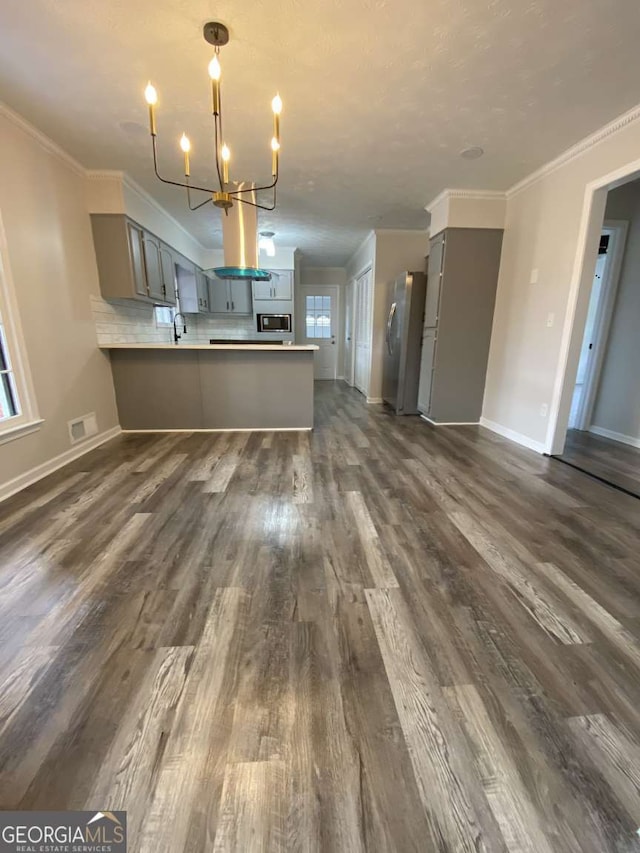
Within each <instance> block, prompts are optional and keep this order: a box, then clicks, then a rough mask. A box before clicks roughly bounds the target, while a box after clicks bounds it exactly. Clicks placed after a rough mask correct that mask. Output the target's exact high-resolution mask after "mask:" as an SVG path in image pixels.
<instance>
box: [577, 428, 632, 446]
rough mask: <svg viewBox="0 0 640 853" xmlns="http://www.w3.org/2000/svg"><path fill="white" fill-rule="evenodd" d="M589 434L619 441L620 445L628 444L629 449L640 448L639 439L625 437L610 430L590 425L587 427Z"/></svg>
mask: <svg viewBox="0 0 640 853" xmlns="http://www.w3.org/2000/svg"><path fill="white" fill-rule="evenodd" d="M589 432H592V433H594V434H595V435H600V436H602V438H610V439H611V440H612V441H619V442H620V443H621V444H628V445H629V446H630V447H640V438H634V437H633V436H632V435H625V434H624V433H622V432H614V430H612V429H605V428H604V427H599V426H593V425H592V426H590V427H589Z"/></svg>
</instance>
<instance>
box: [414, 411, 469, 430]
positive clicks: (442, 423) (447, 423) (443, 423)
mask: <svg viewBox="0 0 640 853" xmlns="http://www.w3.org/2000/svg"><path fill="white" fill-rule="evenodd" d="M420 417H421V418H422V420H423V421H426V422H427V423H428V424H431V425H432V426H436V427H439V426H478V424H479V423H480V421H432V420H431V418H430V417H428V416H427V415H423V414H422V413H421V414H420Z"/></svg>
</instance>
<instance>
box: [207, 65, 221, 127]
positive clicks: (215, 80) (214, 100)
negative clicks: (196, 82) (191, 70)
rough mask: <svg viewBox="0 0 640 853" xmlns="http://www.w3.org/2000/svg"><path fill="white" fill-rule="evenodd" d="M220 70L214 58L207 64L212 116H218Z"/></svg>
mask: <svg viewBox="0 0 640 853" xmlns="http://www.w3.org/2000/svg"><path fill="white" fill-rule="evenodd" d="M221 74H222V68H221V67H220V60H219V59H218V57H217V56H214V57H213V59H212V60H211V62H210V63H209V77H211V110H212V112H213V114H214V116H217V115H219V114H220V75H221Z"/></svg>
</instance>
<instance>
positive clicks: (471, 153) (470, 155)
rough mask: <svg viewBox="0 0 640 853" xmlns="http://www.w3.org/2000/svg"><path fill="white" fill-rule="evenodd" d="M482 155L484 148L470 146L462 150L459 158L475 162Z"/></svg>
mask: <svg viewBox="0 0 640 853" xmlns="http://www.w3.org/2000/svg"><path fill="white" fill-rule="evenodd" d="M483 154H484V148H480V146H479V145H471V146H469V148H463V149H462V151H461V152H460V156H461V157H462V158H463V159H465V160H477V159H478V158H479V157H482V155H483Z"/></svg>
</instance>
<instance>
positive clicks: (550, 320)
mask: <svg viewBox="0 0 640 853" xmlns="http://www.w3.org/2000/svg"><path fill="white" fill-rule="evenodd" d="M555 319H556V315H555V314H547V328H548V329H550V328H551V327H552V326H553V324H554V322H555Z"/></svg>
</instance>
